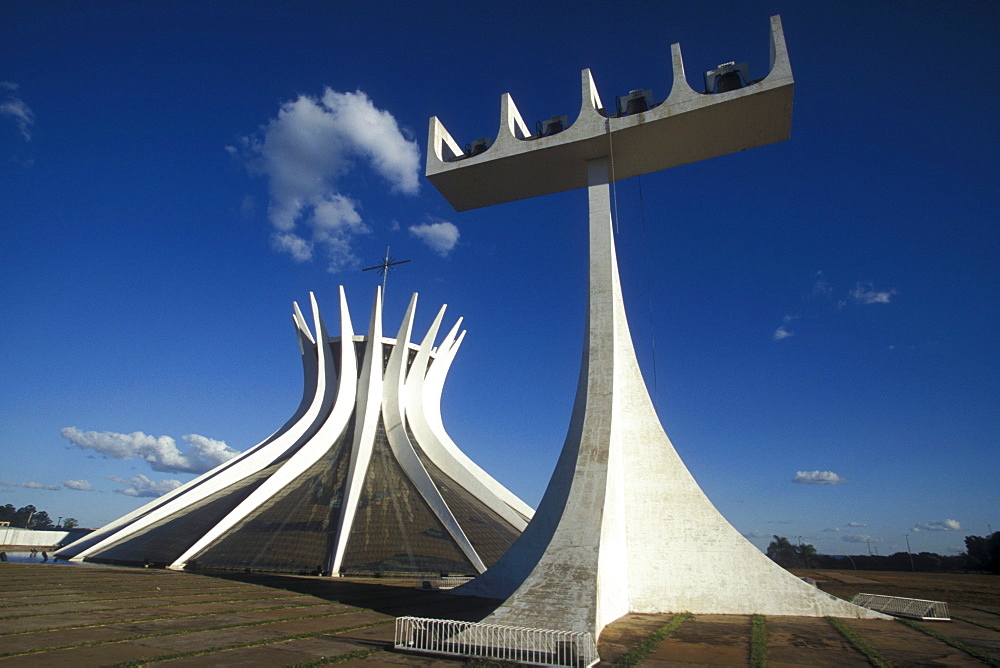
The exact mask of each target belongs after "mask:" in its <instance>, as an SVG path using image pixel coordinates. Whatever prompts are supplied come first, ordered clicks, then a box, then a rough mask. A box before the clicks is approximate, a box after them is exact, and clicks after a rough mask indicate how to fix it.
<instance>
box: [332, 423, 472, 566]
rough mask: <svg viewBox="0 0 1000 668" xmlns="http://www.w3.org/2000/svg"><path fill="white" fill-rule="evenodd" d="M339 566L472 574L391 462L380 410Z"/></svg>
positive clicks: (410, 485)
mask: <svg viewBox="0 0 1000 668" xmlns="http://www.w3.org/2000/svg"><path fill="white" fill-rule="evenodd" d="M341 572H342V573H344V574H369V573H393V574H396V573H410V574H435V575H436V574H438V573H449V574H467V575H476V574H477V571H476V569H475V568H474V567H473V566H472V563H471V562H469V560H468V559H467V558H466V557H465V555H464V554H463V553H462V551H461V550H460V549H459V547H458V545H457V544H456V543H455V541H454V539H452V537H451V535H450V534H449V533H448V531H447V530H446V529H445V528H444V525H443V524H441V521H440V520H438V518H437V516H436V515H434V513H433V511H431V509H430V507H429V506H428V505H427V503H426V502H425V501H424V499H423V497H421V496H420V493H419V492H418V491H417V489H416V487H414V486H413V483H412V482H410V481H409V479H407V477H406V474H404V473H403V470H402V468H401V467H400V466H399V464H398V463H397V462H396V458H395V456H393V454H392V449H391V447H390V446H389V441H388V439H387V438H386V434H385V425H384V424H383V422H382V416H379V421H378V428H377V431H376V434H375V445H374V447H373V449H372V458H371V463H370V464H369V466H368V473H367V476H366V478H365V482H364V486H363V487H362V492H361V498H360V500H359V502H358V510H357V515H356V516H355V519H354V525H353V526H352V527H351V535H350V538H348V541H347V548H346V550H345V551H344V563H343V565H342V567H341Z"/></svg>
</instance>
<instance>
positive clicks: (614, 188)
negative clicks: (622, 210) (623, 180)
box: [604, 118, 618, 234]
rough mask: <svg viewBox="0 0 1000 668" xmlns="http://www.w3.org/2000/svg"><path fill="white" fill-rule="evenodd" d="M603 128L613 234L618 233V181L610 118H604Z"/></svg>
mask: <svg viewBox="0 0 1000 668" xmlns="http://www.w3.org/2000/svg"><path fill="white" fill-rule="evenodd" d="M604 129H605V130H607V133H608V158H610V160H611V200H612V201H611V218H612V219H613V220H614V223H615V234H618V182H617V181H615V151H614V147H613V146H612V143H611V119H610V118H605V119H604Z"/></svg>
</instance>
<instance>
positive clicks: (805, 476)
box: [792, 471, 847, 485]
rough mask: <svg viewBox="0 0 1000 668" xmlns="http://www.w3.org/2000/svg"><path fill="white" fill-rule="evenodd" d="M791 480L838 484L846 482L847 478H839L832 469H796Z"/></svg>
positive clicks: (814, 483)
mask: <svg viewBox="0 0 1000 668" xmlns="http://www.w3.org/2000/svg"><path fill="white" fill-rule="evenodd" d="M792 482H800V483H804V484H806V485H839V484H841V483H844V482H847V478H841V477H840V476H839V475H837V474H836V473H834V472H833V471H798V472H797V473H796V474H795V477H794V478H792Z"/></svg>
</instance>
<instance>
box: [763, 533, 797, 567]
mask: <svg viewBox="0 0 1000 668" xmlns="http://www.w3.org/2000/svg"><path fill="white" fill-rule="evenodd" d="M767 556H769V557H771V559H772V560H773V561H774V562H775V563H776V564H778V565H779V566H782V567H783V568H795V567H796V566H798V565H799V557H798V554H796V551H795V546H794V545H792V544H791V543H789V542H788V539H787V538H785V537H784V536H774V540H772V541H771V543H770V545H768V546H767Z"/></svg>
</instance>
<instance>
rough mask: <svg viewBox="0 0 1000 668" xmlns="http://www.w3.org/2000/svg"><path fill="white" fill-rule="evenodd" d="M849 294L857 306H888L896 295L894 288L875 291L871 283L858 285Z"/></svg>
mask: <svg viewBox="0 0 1000 668" xmlns="http://www.w3.org/2000/svg"><path fill="white" fill-rule="evenodd" d="M849 294H850V297H851V299H853V300H854V301H856V302H858V303H859V304H888V303H889V301H890V300H891V299H892V296H893V295H895V294H896V288H890V289H889V290H876V289H875V288H874V287H873V286H872V284H871V283H858V284H857V285H855V286H854V289H853V290H851V292H850V293H849Z"/></svg>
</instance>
